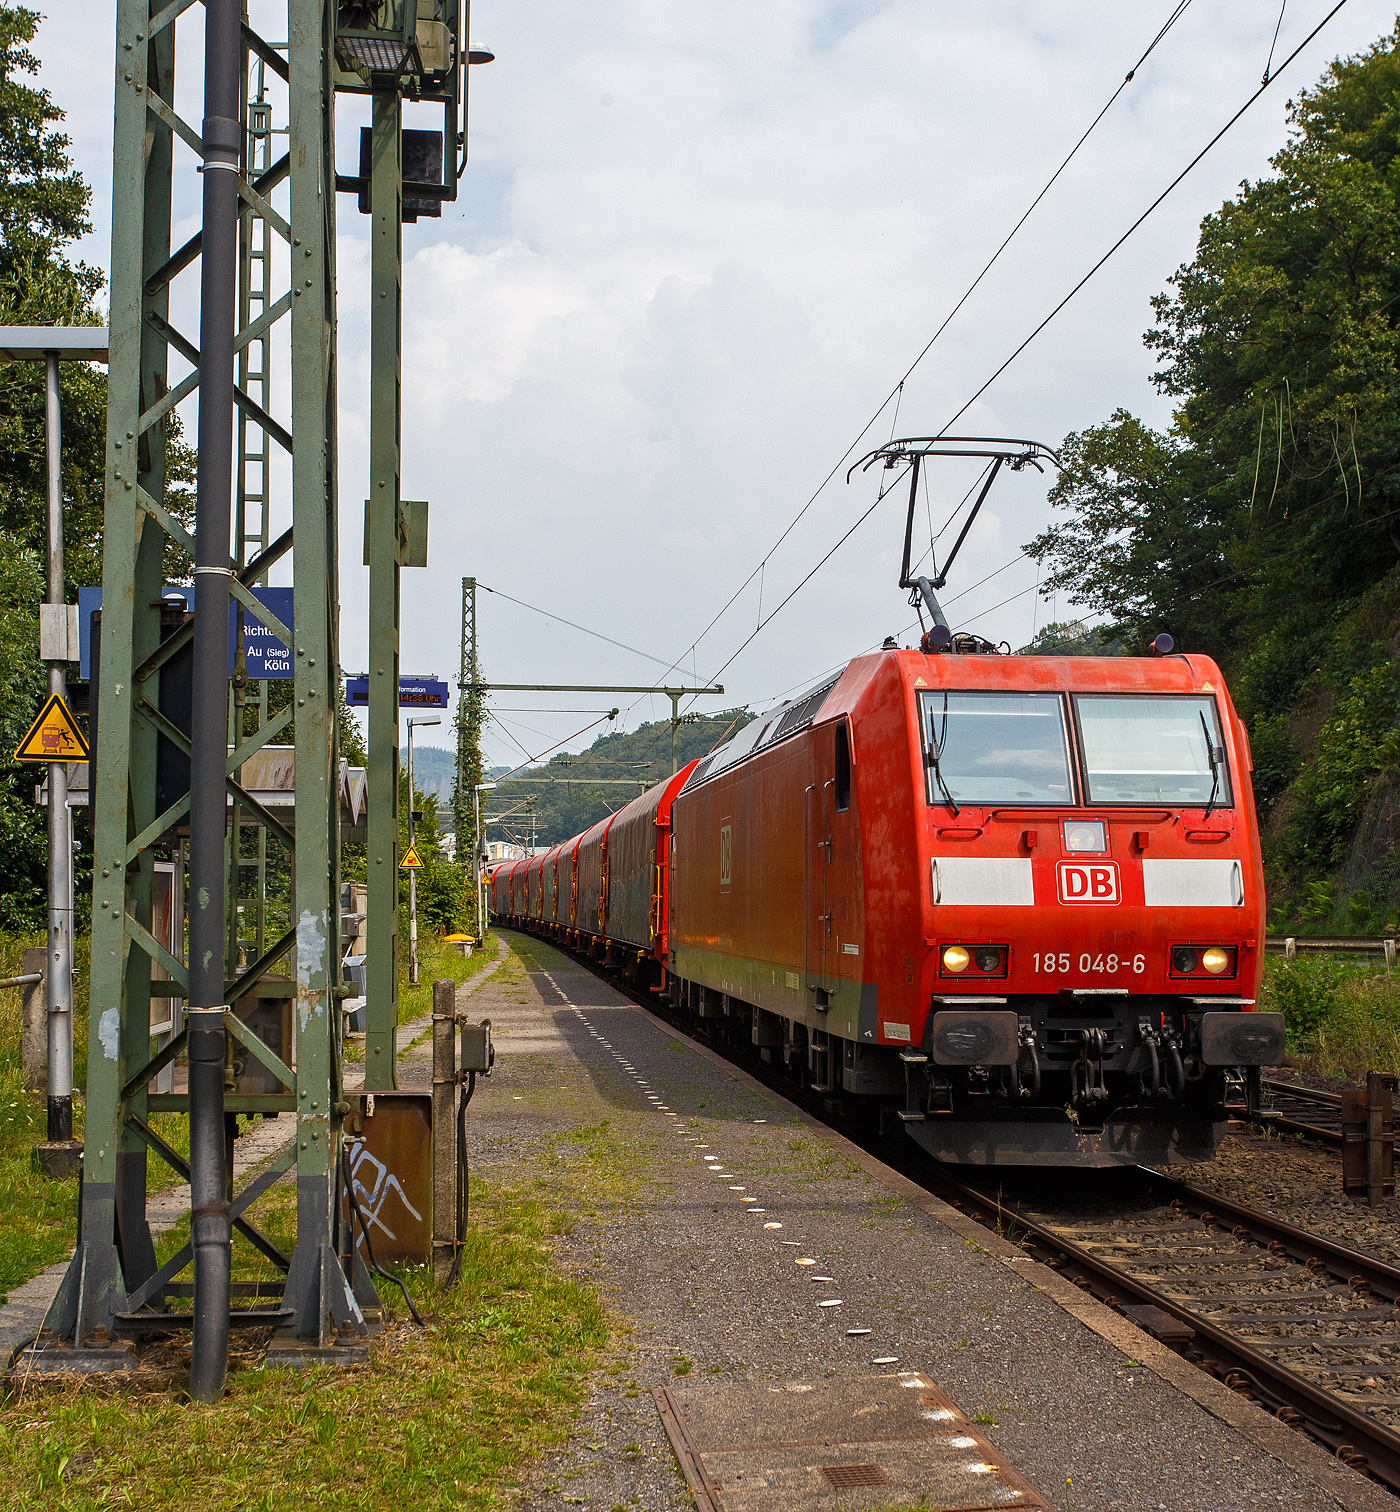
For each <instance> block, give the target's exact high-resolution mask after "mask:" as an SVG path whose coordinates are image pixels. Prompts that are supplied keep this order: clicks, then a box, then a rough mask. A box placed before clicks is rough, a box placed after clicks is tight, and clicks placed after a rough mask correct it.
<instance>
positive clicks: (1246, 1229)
mask: <svg viewBox="0 0 1400 1512" xmlns="http://www.w3.org/2000/svg"><path fill="white" fill-rule="evenodd" d="M546 943H549V944H550V945H551V947H552V948H554V949H558V950H560V952H561V954H565V955H569V956H570V957H571V958H572V959H574V960H576V961H578V962H579V964H580V965H582V966H584V967H585V968H586V969H588V970H589V971H591V972H593V973H594V974H595V975H598V976H601V977H603V978H604V979H605V980H607V981H608V982H609V984H610V985H611V986H613V987H614V988H616V989H617V990H619V991H621V992H623V993H624V994H626V995H627V996H629V997H631V998H632V1000H633V1001H634V1002H637V1003H638V1004H640V1005H641V1006H642V1007H644V1008H646V1009H647V1011H648V1012H650V1013H653V1014H656V1015H657V1016H658V1017H661V1018H664V1019H665V1020H666V1021H667V1022H668V1023H669V1024H670V1025H671V1026H672V1027H673V1028H674V1029H676V1030H677V1032H679V1033H682V1034H685V1035H686V1036H687V1037H689V1038H692V1039H695V1040H697V1041H699V1042H701V1043H704V1044H706V1045H708V1046H710V1047H711V1048H713V1049H715V1050H717V1051H719V1052H720V1053H721V1054H723V1055H725V1056H726V1057H728V1058H729V1059H731V1060H734V1061H735V1062H736V1064H742V1065H743V1066H744V1068H745V1070H747V1071H749V1072H750V1073H751V1074H753V1075H756V1076H758V1077H759V1078H760V1079H761V1080H763V1081H765V1082H766V1083H768V1084H769V1085H770V1086H772V1087H773V1089H774V1090H775V1091H778V1092H780V1093H782V1095H784V1096H786V1097H790V1098H795V1099H797V1100H799V1101H801V1102H803V1103H805V1104H806V1105H807V1106H808V1107H809V1108H811V1105H812V1102H813V1099H812V1098H811V1096H810V1094H805V1093H803V1092H802V1090H801V1089H799V1088H796V1087H794V1085H793V1084H792V1083H791V1082H790V1081H788V1080H787V1079H786V1078H785V1077H781V1076H778V1075H777V1074H775V1072H774V1070H773V1068H772V1067H771V1066H769V1065H767V1064H765V1063H763V1062H761V1061H759V1062H755V1060H754V1058H753V1057H748V1056H746V1057H743V1058H742V1060H741V1059H740V1058H739V1057H736V1056H735V1055H734V1054H733V1050H732V1047H730V1046H729V1045H728V1044H727V1043H726V1042H725V1041H724V1040H723V1039H722V1038H720V1037H719V1036H716V1035H712V1034H709V1033H706V1032H703V1031H698V1030H697V1028H696V1026H694V1025H693V1024H691V1023H689V1022H688V1021H683V1020H681V1019H679V1018H677V1017H672V1015H671V1013H670V1012H669V1010H668V1009H667V1007H666V1005H665V1003H664V1002H662V1001H659V1000H658V999H657V997H656V996H655V995H654V994H650V993H646V992H642V991H638V990H636V989H635V988H633V987H631V986H630V985H629V984H628V983H626V982H625V981H624V980H623V979H622V978H621V977H620V976H615V975H613V974H612V973H608V972H603V971H601V970H600V969H599V968H598V966H597V965H596V963H594V962H592V961H590V960H588V959H587V958H586V957H583V956H577V955H574V954H573V952H571V951H568V950H564V949H563V948H562V947H561V946H560V945H559V944H558V943H557V942H553V941H551V942H546ZM1284 1085H1285V1086H1287V1085H1288V1084H1284ZM1288 1090H1289V1091H1296V1092H1302V1091H1306V1090H1307V1089H1300V1088H1292V1087H1288ZM1327 1095H1328V1094H1322V1093H1319V1094H1315V1096H1316V1098H1317V1099H1319V1100H1320V1099H1322V1098H1324V1097H1326V1096H1327ZM818 1106H820V1105H818ZM818 1116H820V1117H822V1118H823V1120H824V1121H825V1122H827V1123H828V1124H830V1125H831V1126H832V1127H833V1128H835V1129H837V1130H838V1131H839V1132H840V1133H842V1134H843V1135H845V1136H846V1137H847V1138H849V1139H851V1140H853V1141H854V1142H856V1143H858V1144H860V1145H862V1146H863V1147H864V1148H866V1149H868V1150H870V1151H871V1153H873V1154H875V1155H877V1156H878V1157H879V1158H880V1159H881V1160H883V1161H885V1162H886V1163H887V1164H889V1165H891V1166H893V1167H895V1168H896V1169H898V1170H899V1171H901V1172H902V1173H903V1174H904V1175H906V1176H908V1177H910V1178H911V1179H912V1180H915V1181H918V1182H919V1183H920V1184H921V1185H923V1186H925V1187H927V1188H928V1190H930V1191H931V1192H933V1193H934V1194H935V1195H937V1196H939V1197H942V1198H943V1199H944V1200H945V1201H947V1202H949V1203H950V1204H952V1205H953V1206H954V1207H957V1208H958V1209H960V1210H961V1211H962V1212H964V1213H967V1214H968V1215H969V1216H971V1217H974V1218H976V1219H978V1220H979V1221H980V1222H983V1223H985V1224H987V1226H988V1227H990V1228H993V1229H995V1231H996V1232H997V1233H999V1234H1001V1235H1003V1236H1004V1237H1009V1238H1011V1239H1012V1240H1013V1242H1016V1243H1019V1244H1020V1245H1021V1246H1022V1248H1024V1249H1025V1250H1026V1252H1027V1253H1028V1254H1031V1255H1033V1256H1034V1257H1035V1258H1036V1259H1038V1260H1040V1261H1042V1263H1044V1264H1046V1265H1049V1266H1051V1267H1053V1268H1054V1269H1055V1270H1057V1271H1059V1272H1060V1274H1062V1275H1064V1276H1066V1277H1067V1278H1069V1279H1070V1280H1072V1281H1073V1282H1074V1283H1075V1284H1076V1285H1078V1286H1080V1287H1082V1288H1083V1289H1084V1290H1085V1291H1087V1292H1089V1293H1090V1294H1091V1295H1093V1296H1096V1297H1098V1298H1099V1299H1100V1300H1101V1301H1103V1302H1105V1303H1106V1304H1108V1305H1109V1306H1112V1307H1115V1308H1117V1309H1119V1310H1120V1311H1122V1312H1123V1313H1124V1314H1125V1316H1127V1317H1129V1318H1130V1319H1131V1320H1132V1321H1133V1322H1134V1323H1136V1324H1137V1325H1138V1326H1139V1327H1141V1328H1143V1329H1144V1330H1145V1331H1146V1332H1148V1333H1151V1334H1153V1335H1155V1336H1156V1337H1158V1338H1160V1339H1162V1340H1163V1341H1164V1342H1166V1343H1168V1344H1169V1345H1171V1346H1172V1347H1175V1348H1177V1349H1179V1350H1180V1352H1181V1353H1183V1354H1184V1355H1185V1357H1186V1358H1187V1359H1188V1360H1190V1361H1191V1362H1192V1363H1193V1364H1196V1365H1198V1366H1200V1367H1201V1368H1202V1369H1204V1370H1207V1371H1209V1372H1210V1373H1211V1374H1212V1375H1215V1376H1216V1377H1217V1378H1219V1379H1220V1380H1222V1381H1223V1382H1224V1383H1225V1384H1226V1385H1227V1386H1229V1387H1231V1389H1233V1390H1235V1391H1238V1392H1240V1393H1241V1394H1242V1395H1245V1396H1248V1397H1251V1398H1252V1399H1253V1400H1255V1401H1256V1402H1258V1403H1259V1404H1260V1405H1261V1406H1262V1407H1263V1408H1264V1409H1265V1410H1266V1411H1268V1412H1270V1413H1272V1414H1274V1415H1275V1416H1276V1417H1277V1418H1279V1420H1280V1421H1282V1422H1284V1423H1287V1424H1288V1425H1289V1426H1290V1427H1293V1428H1296V1429H1298V1430H1299V1431H1301V1432H1305V1433H1307V1434H1309V1435H1310V1436H1311V1437H1312V1438H1314V1439H1315V1440H1317V1441H1318V1442H1319V1443H1321V1444H1322V1445H1324V1446H1325V1447H1326V1448H1327V1449H1328V1450H1329V1451H1331V1452H1332V1453H1333V1454H1335V1455H1336V1456H1337V1457H1338V1458H1339V1459H1341V1460H1343V1461H1344V1462H1345V1463H1347V1464H1349V1465H1351V1466H1352V1467H1353V1468H1355V1469H1357V1470H1360V1471H1363V1472H1365V1473H1367V1474H1369V1475H1370V1476H1372V1477H1373V1478H1374V1479H1376V1480H1377V1481H1379V1482H1381V1483H1382V1484H1383V1485H1385V1486H1387V1487H1388V1488H1389V1489H1390V1490H1392V1491H1394V1492H1396V1493H1397V1494H1400V1268H1397V1267H1394V1266H1390V1265H1387V1264H1385V1263H1384V1262H1382V1261H1379V1260H1375V1259H1372V1258H1371V1257H1370V1256H1368V1255H1365V1254H1362V1253H1361V1252H1359V1251H1357V1250H1352V1249H1348V1248H1346V1247H1345V1246H1343V1245H1339V1244H1334V1243H1332V1242H1331V1241H1329V1240H1326V1239H1321V1238H1318V1237H1316V1236H1314V1235H1311V1234H1308V1233H1306V1232H1305V1231H1304V1230H1302V1229H1299V1228H1297V1227H1296V1226H1294V1225H1292V1224H1289V1223H1286V1222H1284V1221H1283V1220H1281V1219H1278V1218H1276V1217H1273V1216H1272V1215H1270V1214H1267V1213H1261V1212H1258V1211H1256V1210H1254V1209H1251V1208H1246V1207H1242V1206H1240V1205H1239V1204H1237V1203H1233V1202H1230V1201H1229V1200H1227V1199H1225V1198H1221V1197H1216V1196H1214V1195H1210V1196H1207V1195H1206V1194H1204V1193H1201V1192H1198V1191H1196V1190H1194V1189H1193V1188H1191V1187H1189V1186H1187V1185H1186V1184H1185V1183H1183V1182H1179V1181H1177V1180H1175V1179H1174V1178H1173V1177H1170V1176H1167V1175H1165V1174H1164V1173H1162V1172H1159V1171H1153V1170H1150V1169H1148V1168H1140V1169H1139V1170H1138V1171H1137V1172H1134V1173H1131V1175H1130V1181H1131V1187H1130V1189H1128V1190H1126V1191H1124V1190H1121V1189H1120V1190H1119V1191H1118V1192H1116V1193H1114V1194H1113V1196H1112V1197H1111V1199H1110V1200H1105V1201H1103V1202H1100V1203H1085V1202H1084V1201H1083V1200H1082V1186H1081V1187H1080V1188H1079V1191H1078V1192H1077V1194H1076V1198H1075V1200H1074V1201H1073V1202H1072V1203H1067V1204H1065V1205H1064V1206H1055V1205H1047V1204H1045V1203H1044V1202H1043V1201H1041V1202H1032V1201H1030V1200H1026V1201H1014V1200H1007V1198H1006V1197H1005V1195H1004V1193H1001V1194H998V1195H993V1194H991V1193H989V1192H986V1191H983V1190H980V1189H979V1188H977V1187H976V1186H972V1185H969V1184H968V1183H966V1182H964V1181H961V1180H959V1179H958V1178H957V1177H956V1176H954V1175H953V1174H952V1172H951V1171H950V1170H949V1169H948V1168H946V1167H941V1166H938V1165H936V1164H935V1163H934V1162H932V1161H930V1160H928V1159H926V1158H924V1157H922V1156H921V1155H919V1153H918V1151H917V1150H916V1149H915V1147H914V1146H913V1145H912V1144H910V1143H909V1142H908V1141H905V1140H900V1141H899V1142H898V1143H896V1142H895V1140H894V1139H892V1138H891V1137H890V1136H880V1135H878V1134H876V1133H875V1132H874V1131H873V1130H872V1129H871V1128H869V1127H857V1126H852V1125H850V1124H848V1123H847V1122H845V1121H844V1120H842V1119H839V1118H833V1117H831V1116H830V1115H829V1114H828V1113H826V1112H825V1111H824V1110H823V1111H820V1112H819V1114H818ZM1337 1119H1338V1124H1340V1099H1338V1109H1337ZM1275 1122H1276V1123H1279V1124H1280V1125H1281V1126H1284V1127H1286V1124H1284V1123H1283V1120H1276V1121H1275ZM1316 1127H1318V1126H1314V1125H1309V1126H1308V1127H1307V1132H1309V1133H1312V1132H1313V1131H1314V1129H1315V1128H1316ZM1338 1138H1339V1139H1340V1130H1339V1133H1338ZM1125 1174H1128V1173H1125ZM999 1180H1000V1181H1001V1183H1002V1185H1003V1187H1004V1186H1005V1185H1006V1173H1004V1172H1003V1173H1000V1175H999ZM1037 1186H1038V1189H1039V1190H1041V1192H1042V1193H1043V1191H1044V1183H1043V1181H1039V1182H1038V1183H1037Z"/></svg>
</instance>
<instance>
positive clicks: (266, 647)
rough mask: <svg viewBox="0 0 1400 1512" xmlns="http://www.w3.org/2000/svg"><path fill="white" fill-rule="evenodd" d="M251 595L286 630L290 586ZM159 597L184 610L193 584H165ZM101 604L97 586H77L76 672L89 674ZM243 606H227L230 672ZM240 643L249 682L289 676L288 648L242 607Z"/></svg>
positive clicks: (235, 603) (189, 602)
mask: <svg viewBox="0 0 1400 1512" xmlns="http://www.w3.org/2000/svg"><path fill="white" fill-rule="evenodd" d="M252 594H253V597H254V598H255V599H256V600H257V601H258V603H260V604H261V605H262V606H263V607H264V608H265V609H268V610H270V611H271V613H272V614H274V615H275V616H276V617H277V618H278V619H279V620H281V621H282V623H283V624H284V625H286V626H287V628H288V629H291V627H292V613H293V610H292V590H291V589H290V588H254V589H253V590H252ZM162 596H163V597H164V598H168V599H184V601H185V606H186V608H188V609H193V608H194V596H195V585H194V584H193V583H191V584H189V585H188V586H186V585H185V584H176V585H173V586H167V587H166V588H165V589H164V590H163V594H162ZM101 607H102V590H101V589H100V588H79V589H78V648H79V651H80V653H81V654H80V658H79V662H78V675H79V676H80V677H82V678H88V677H91V676H92V616H93V615H94V614H95V613H96V611H97V610H99V609H100V608H101ZM242 607H243V606H242V605H241V604H239V603H238V601H237V600H234V601H233V602H231V603H230V604H229V606H228V669H229V672H230V673H232V671H233V656H234V649H235V644H236V643H235V641H234V631H235V627H236V623H237V621H236V619H235V615H236V613H237V611H238V610H239V609H241V608H242ZM243 646H244V655H245V657H246V658H247V663H248V677H249V679H250V681H252V682H268V681H271V680H272V679H275V678H280V677H290V676H291V675H292V653H291V650H290V648H288V647H287V646H284V645H283V644H282V642H281V641H279V640H278V639H277V637H276V636H275V635H274V634H273V633H272V631H271V630H269V629H268V628H267V626H266V625H264V624H263V622H262V621H261V620H260V619H257V618H255V617H254V616H253V615H252V614H251V613H250V612H249V611H248V610H247V609H243Z"/></svg>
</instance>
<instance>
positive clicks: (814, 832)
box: [803, 730, 832, 1008]
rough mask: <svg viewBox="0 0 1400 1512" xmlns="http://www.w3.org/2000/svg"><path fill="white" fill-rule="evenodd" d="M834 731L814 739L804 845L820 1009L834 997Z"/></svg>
mask: <svg viewBox="0 0 1400 1512" xmlns="http://www.w3.org/2000/svg"><path fill="white" fill-rule="evenodd" d="M830 739H831V732H830V731H829V730H828V731H819V732H817V733H816V734H815V735H814V736H813V737H812V753H813V755H814V757H815V758H816V759H815V761H814V763H813V766H814V768H815V770H814V772H813V777H814V780H813V781H812V782H811V783H809V784H808V786H807V791H806V795H805V804H806V812H805V822H804V825H803V828H804V832H805V839H804V845H803V859H804V867H803V873H804V892H805V895H806V910H805V915H806V916H805V928H804V930H803V967H804V972H805V976H806V986H807V988H808V990H809V991H812V992H814V993H815V994H816V1006H817V1007H818V1008H825V1007H826V1006H827V1003H828V1001H829V999H830V995H831V979H830V977H829V976H828V973H827V955H828V952H829V950H830V948H831V804H832V794H831V788H832V779H831V775H830V770H829V769H830V766H831V762H830V760H829V753H828V752H827V751H826V750H825V747H826V746H827V745H828V744H829V743H830Z"/></svg>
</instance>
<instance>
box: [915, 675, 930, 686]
mask: <svg viewBox="0 0 1400 1512" xmlns="http://www.w3.org/2000/svg"><path fill="white" fill-rule="evenodd" d="M914 686H915V687H916V688H926V687H928V684H927V683H926V682H925V681H924V680H923V678H922V677H916V678H915V679H914Z"/></svg>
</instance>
